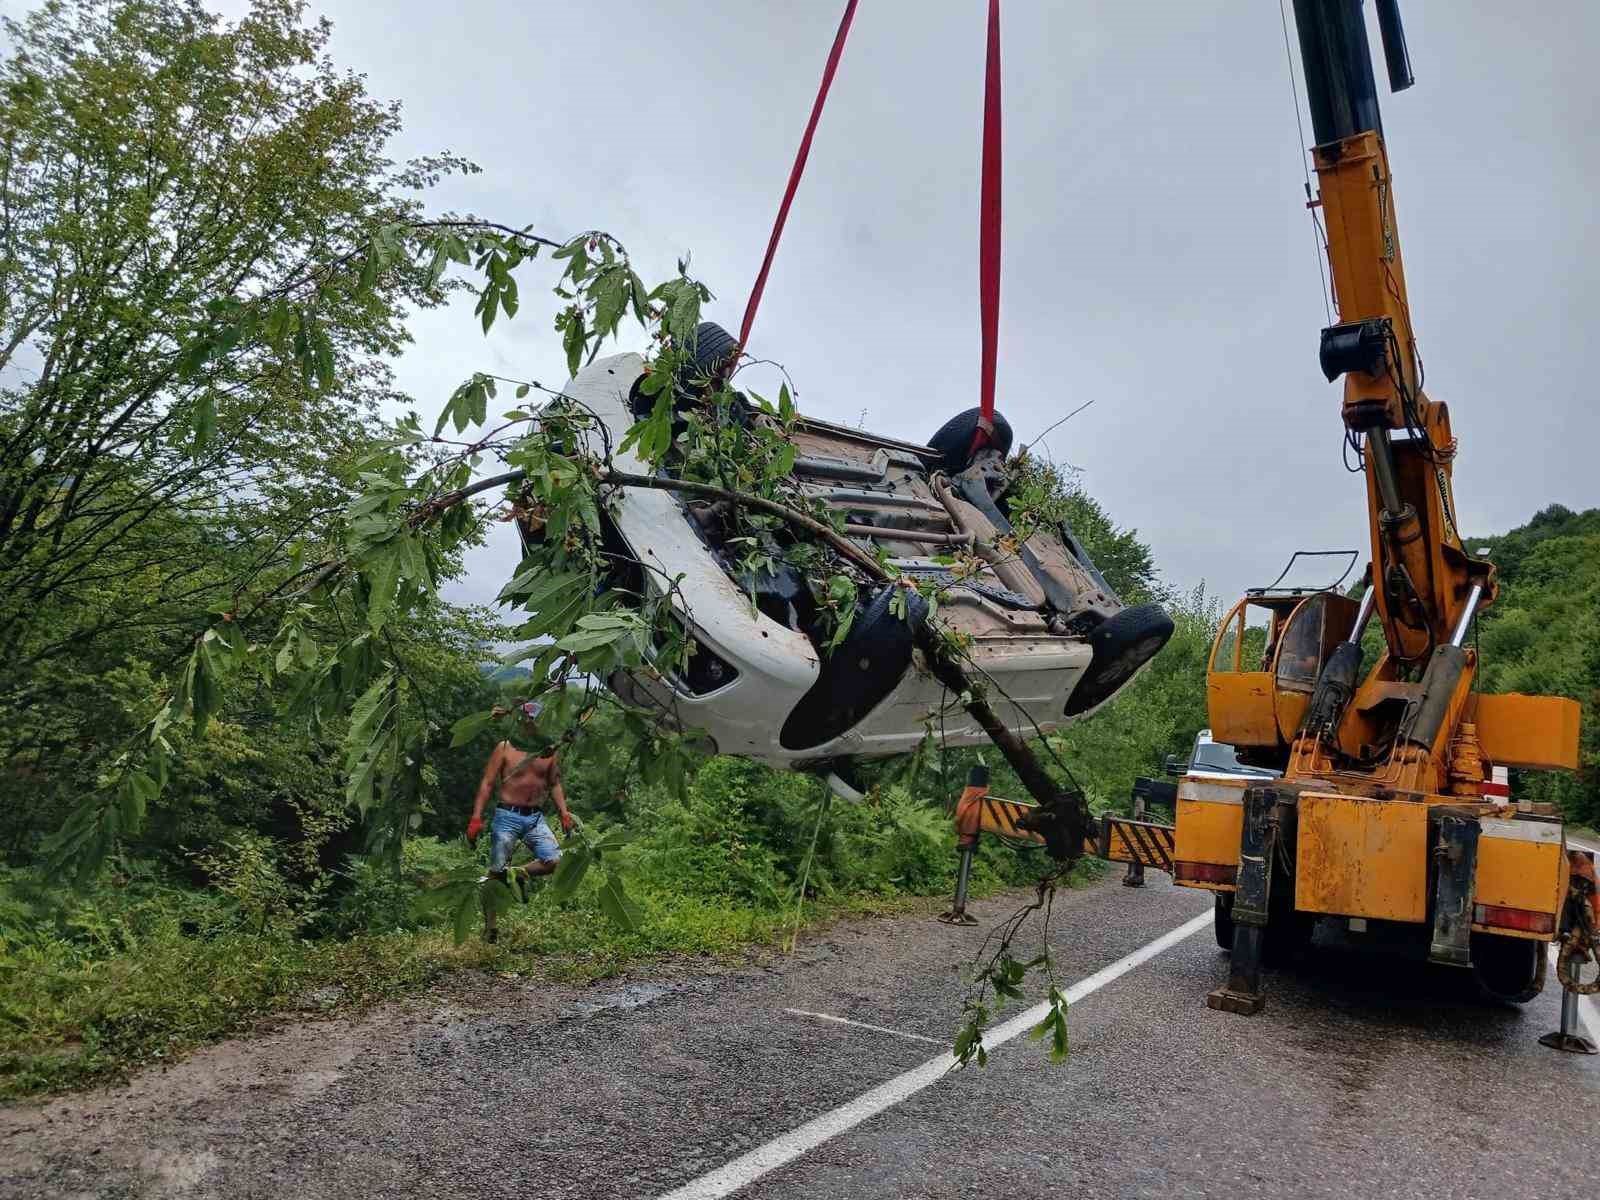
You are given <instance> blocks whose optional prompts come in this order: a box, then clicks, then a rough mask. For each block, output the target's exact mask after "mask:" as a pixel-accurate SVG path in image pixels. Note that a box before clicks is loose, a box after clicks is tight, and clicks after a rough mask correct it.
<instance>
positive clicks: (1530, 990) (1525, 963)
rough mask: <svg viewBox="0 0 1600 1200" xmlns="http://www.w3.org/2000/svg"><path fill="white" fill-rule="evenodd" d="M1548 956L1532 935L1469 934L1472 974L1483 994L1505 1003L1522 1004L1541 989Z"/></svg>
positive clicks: (1543, 946)
mask: <svg viewBox="0 0 1600 1200" xmlns="http://www.w3.org/2000/svg"><path fill="white" fill-rule="evenodd" d="M1548 963H1549V955H1548V954H1546V953H1545V944H1544V943H1543V942H1540V941H1535V940H1534V939H1533V938H1514V937H1503V936H1501V935H1500V934H1495V933H1475V934H1473V935H1472V974H1473V977H1474V978H1475V979H1476V980H1477V981H1478V986H1479V987H1480V988H1481V989H1482V990H1483V993H1484V994H1485V995H1486V996H1488V997H1489V998H1490V999H1493V1000H1500V1001H1503V1002H1505V1003H1507V1004H1526V1003H1527V1002H1528V1001H1529V1000H1532V999H1533V998H1534V997H1535V996H1537V995H1538V994H1539V993H1540V992H1542V991H1544V977H1545V971H1546V969H1547V966H1548Z"/></svg>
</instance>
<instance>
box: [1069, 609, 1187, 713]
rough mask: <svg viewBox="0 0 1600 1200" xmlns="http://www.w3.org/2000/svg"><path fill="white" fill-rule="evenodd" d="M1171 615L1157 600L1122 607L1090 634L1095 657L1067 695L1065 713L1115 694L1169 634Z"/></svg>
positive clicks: (1085, 708)
mask: <svg viewBox="0 0 1600 1200" xmlns="http://www.w3.org/2000/svg"><path fill="white" fill-rule="evenodd" d="M1172 628H1173V626H1172V618H1171V617H1169V616H1167V614H1166V611H1165V610H1164V609H1163V608H1162V607H1161V606H1160V605H1159V604H1139V605H1135V606H1134V607H1133V608H1125V609H1123V610H1122V611H1121V612H1119V613H1118V614H1117V615H1116V616H1114V617H1111V618H1109V619H1108V620H1105V621H1102V622H1100V624H1099V625H1096V626H1095V627H1094V630H1093V631H1092V632H1091V633H1090V634H1089V646H1090V648H1091V649H1092V650H1093V651H1094V658H1093V659H1091V660H1090V662H1089V669H1088V670H1087V671H1085V672H1084V673H1083V678H1082V679H1080V680H1079V681H1078V686H1077V687H1075V688H1073V689H1072V695H1070V696H1068V697H1067V706H1066V708H1065V710H1064V715H1066V716H1069V717H1075V716H1078V715H1079V714H1081V713H1086V712H1088V711H1089V710H1090V709H1091V708H1094V707H1095V706H1096V705H1099V704H1103V703H1104V702H1105V701H1107V700H1109V699H1110V698H1111V697H1112V696H1114V695H1116V692H1117V689H1118V688H1120V687H1121V686H1122V685H1123V684H1125V683H1127V682H1128V680H1130V679H1132V678H1133V676H1134V673H1135V672H1136V671H1138V669H1139V668H1140V667H1142V666H1144V664H1145V663H1147V662H1149V661H1150V659H1151V658H1153V657H1154V656H1155V653H1156V651H1158V650H1160V649H1161V647H1163V646H1165V645H1166V644H1167V639H1168V638H1170V637H1171V636H1172Z"/></svg>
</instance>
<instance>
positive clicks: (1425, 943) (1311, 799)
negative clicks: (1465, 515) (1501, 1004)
mask: <svg viewBox="0 0 1600 1200" xmlns="http://www.w3.org/2000/svg"><path fill="white" fill-rule="evenodd" d="M1376 9H1377V17H1378V25H1379V31H1380V35H1381V41H1382V43H1383V49H1384V57H1385V60H1386V65H1387V68H1388V75H1389V80H1390V85H1391V90H1393V91H1400V90H1402V89H1404V88H1407V87H1409V86H1411V84H1412V82H1413V78H1412V72H1411V67H1410V62H1409V58H1408V54H1407V50H1406V44H1405V37H1404V32H1403V29H1402V27H1401V24H1400V18H1399V13H1398V11H1397V5H1396V0H1377V4H1376ZM1294 13H1295V22H1296V25H1297V28H1298V35H1299V48H1300V59H1301V63H1302V68H1303V78H1304V80H1305V85H1306V91H1307V98H1308V102H1309V107H1310V113H1311V123H1312V129H1313V132H1314V136H1315V145H1314V146H1313V148H1312V150H1311V156H1312V160H1313V164H1314V166H1315V170H1316V178H1317V191H1316V194H1315V195H1312V196H1308V202H1309V204H1310V206H1311V207H1312V208H1313V211H1314V212H1317V213H1320V215H1321V221H1320V225H1321V228H1322V229H1324V230H1325V231H1326V251H1327V259H1328V264H1329V267H1330V268H1331V275H1332V285H1333V292H1334V300H1335V302H1336V304H1337V316H1336V319H1335V321H1334V323H1332V324H1330V325H1329V326H1328V327H1326V328H1324V329H1323V330H1322V334H1321V344H1320V352H1319V361H1320V366H1321V369H1322V372H1323V374H1324V375H1325V377H1326V378H1327V380H1328V381H1329V383H1334V382H1336V381H1340V380H1342V392H1343V400H1342V407H1341V417H1342V425H1343V436H1344V438H1345V439H1346V445H1347V447H1348V449H1349V450H1350V451H1351V452H1353V453H1356V454H1358V455H1359V458H1360V467H1361V471H1362V472H1363V473H1364V475H1365V481H1366V492H1367V507H1368V511H1369V515H1370V520H1369V526H1370V529H1369V533H1370V538H1371V561H1370V565H1369V566H1368V568H1367V572H1366V576H1365V579H1364V584H1365V586H1364V587H1363V588H1362V589H1360V594H1359V596H1353V595H1349V594H1347V593H1346V592H1345V591H1344V590H1342V589H1339V588H1334V587H1329V586H1322V587H1295V586H1273V587H1266V588H1260V589H1256V590H1254V591H1251V592H1250V593H1248V594H1247V595H1246V596H1245V597H1244V598H1243V599H1241V600H1240V601H1239V603H1238V604H1237V605H1235V606H1234V608H1233V609H1232V610H1231V611H1230V612H1229V613H1228V615H1227V617H1226V618H1225V619H1224V620H1223V622H1222V623H1221V626H1220V628H1219V630H1218V633H1217V635H1216V639H1215V642H1214V644H1213V646H1212V651H1211V657H1210V660H1209V668H1208V671H1207V675H1206V699H1207V706H1208V713H1209V717H1210V722H1211V738H1212V739H1214V742H1215V743H1220V744H1223V745H1226V746H1231V747H1232V748H1233V753H1232V759H1233V761H1235V762H1237V764H1238V765H1239V768H1240V769H1239V770H1237V771H1230V770H1229V769H1228V768H1227V767H1223V768H1221V769H1217V768H1215V767H1214V766H1201V765H1198V764H1197V765H1196V767H1195V768H1194V769H1191V770H1190V771H1189V772H1188V773H1187V774H1185V775H1184V776H1183V777H1182V778H1181V779H1180V781H1179V782H1178V784H1177V788H1176V806H1175V807H1176V814H1175V824H1176V829H1175V833H1174V835H1173V845H1172V848H1171V854H1170V857H1171V870H1172V873H1173V877H1174V880H1175V882H1177V883H1178V884H1180V885H1182V886H1185V887H1192V888H1204V889H1207V890H1209V891H1211V892H1213V893H1215V914H1216V918H1215V920H1216V931H1217V938H1218V942H1219V943H1220V944H1222V946H1223V947H1224V948H1225V949H1227V950H1228V951H1229V952H1230V955H1231V961H1230V974H1229V979H1228V982H1227V984H1226V985H1225V986H1223V987H1221V988H1219V989H1217V990H1216V991H1214V992H1212V993H1211V994H1210V995H1209V996H1208V997H1207V1003H1208V1004H1209V1005H1210V1006H1211V1007H1213V1008H1217V1009H1221V1010H1224V1011H1228V1012H1237V1013H1253V1012H1256V1011H1258V1010H1259V1009H1260V1008H1261V1007H1262V1004H1263V993H1262V988H1261V964H1262V961H1263V958H1264V957H1267V958H1270V957H1272V956H1275V955H1281V954H1284V953H1288V952H1293V951H1295V950H1296V949H1298V948H1300V947H1304V946H1306V945H1308V944H1309V943H1310V940H1311V936H1312V931H1313V929H1314V928H1315V925H1316V923H1317V922H1318V921H1319V920H1323V919H1327V918H1332V919H1333V920H1334V921H1335V922H1337V923H1339V924H1341V925H1342V926H1343V927H1344V929H1345V930H1346V931H1348V932H1349V933H1350V934H1352V935H1354V936H1358V937H1366V938H1369V939H1378V938H1382V939H1383V940H1384V941H1385V942H1386V943H1388V944H1391V945H1396V946H1399V947H1402V948H1409V949H1410V950H1411V951H1413V952H1414V953H1415V954H1417V955H1419V956H1423V957H1426V958H1427V959H1428V960H1430V961H1432V962H1436V963H1444V964H1449V965H1451V966H1456V967H1462V968H1468V969H1470V970H1471V971H1472V972H1473V973H1474V974H1475V975H1476V976H1477V978H1478V980H1479V981H1480V983H1481V984H1482V985H1483V987H1484V988H1485V989H1486V990H1487V991H1488V992H1490V993H1491V994H1492V995H1494V996H1497V997H1499V998H1502V999H1505V1000H1509V1001H1513V1002H1522V1001H1527V1000H1529V999H1531V998H1532V997H1533V996H1534V995H1536V994H1537V993H1538V992H1539V991H1540V989H1541V987H1542V986H1543V983H1544V979H1545V974H1546V963H1547V960H1548V953H1547V951H1548V947H1549V944H1550V943H1551V942H1552V941H1554V940H1556V939H1557V938H1564V939H1565V943H1566V944H1565V947H1564V949H1563V955H1562V958H1561V960H1560V962H1559V968H1558V969H1559V970H1560V972H1561V974H1562V981H1563V983H1564V984H1566V985H1567V986H1568V987H1569V990H1573V991H1576V990H1580V988H1581V989H1582V990H1591V988H1584V987H1582V985H1580V984H1579V981H1578V980H1577V973H1578V970H1579V966H1580V960H1584V959H1586V958H1587V957H1588V956H1589V955H1591V954H1592V953H1593V948H1592V946H1589V945H1587V944H1586V943H1585V935H1584V933H1583V932H1582V930H1574V929H1573V924H1574V922H1575V921H1576V922H1579V923H1580V924H1581V925H1582V926H1583V929H1588V930H1589V931H1590V934H1591V935H1592V928H1593V926H1592V918H1593V914H1594V909H1593V907H1592V906H1593V899H1592V895H1590V894H1589V893H1591V892H1592V878H1593V875H1592V866H1591V865H1589V860H1587V859H1585V858H1581V857H1580V856H1579V855H1578V854H1576V853H1573V852H1571V851H1570V850H1569V847H1568V846H1567V843H1566V839H1565V834H1564V828H1563V824H1562V821H1561V818H1560V817H1559V815H1557V814H1556V813H1555V812H1554V811H1551V810H1549V809H1547V808H1543V807H1540V806H1535V805H1529V804H1521V805H1518V804H1513V803H1510V802H1509V799H1508V797H1506V796H1503V795H1496V794H1494V793H1495V791H1496V790H1497V789H1495V788H1494V787H1493V785H1492V782H1491V781H1492V778H1493V768H1494V767H1496V766H1499V767H1510V768H1522V769H1529V770H1548V769H1554V770H1573V769H1574V768H1576V766H1577V765H1578V717H1579V707H1578V705H1577V704H1576V703H1575V702H1574V701H1572V700H1569V699H1565V698H1562V697H1554V696H1527V695H1495V694H1491V693H1486V692H1483V691H1481V690H1480V689H1479V687H1478V678H1477V676H1478V667H1479V663H1478V656H1477V652H1476V650H1475V648H1474V646H1473V645H1472V640H1471V636H1470V635H1471V631H1472V629H1473V622H1474V620H1475V618H1477V617H1478V615H1479V614H1481V613H1482V612H1483V611H1484V610H1485V609H1487V608H1488V607H1489V606H1490V605H1491V604H1493V603H1494V601H1495V598H1496V593H1497V590H1498V587H1497V583H1496V578H1495V567H1494V564H1493V563H1492V562H1489V561H1485V560H1484V559H1481V558H1475V557H1474V556H1473V554H1472V553H1471V552H1470V551H1469V549H1468V547H1467V546H1466V545H1465V544H1464V543H1463V540H1462V532H1461V528H1460V524H1459V522H1458V519H1457V510H1456V504H1455V499H1454V495H1453V491H1452V470H1453V466H1454V462H1455V459H1456V457H1457V454H1458V451H1459V442H1458V440H1457V438H1456V436H1455V435H1454V434H1453V433H1452V430H1451V424H1450V413H1449V410H1448V409H1447V408H1446V406H1445V404H1444V403H1443V402H1441V401H1437V400H1434V399H1432V398H1431V397H1430V396H1429V395H1428V394H1427V392H1426V391H1425V390H1424V387H1423V366H1422V360H1421V357H1420V356H1419V354H1418V352H1417V344H1416V337H1415V333H1414V326H1413V319H1412V313H1411V308H1410V303H1409V300H1408V297H1407V291H1406V276H1405V268H1404V265H1403V262H1402V259H1401V253H1400V236H1399V227H1398V221H1397V217H1396V204H1395V192H1394V186H1393V176H1392V174H1391V172H1390V167H1389V154H1388V147H1387V145H1386V143H1385V139H1384V135H1383V126H1382V122H1381V119H1380V114H1379V108H1378V97H1377V89H1376V86H1375V84H1374V72H1373V61H1372V56H1371V53H1370V50H1369V44H1368V38H1367V27H1366V23H1365V19H1364V13H1363V0H1295V4H1294ZM1308 191H1309V188H1308ZM1281 578H1282V577H1280V582H1281ZM1374 622H1375V623H1376V629H1375V630H1373V629H1371V628H1370V627H1371V625H1372V624H1373V623H1374ZM1369 655H1370V656H1371V658H1372V661H1370V662H1369ZM1580 893H1581V894H1580ZM1591 986H1592V985H1591Z"/></svg>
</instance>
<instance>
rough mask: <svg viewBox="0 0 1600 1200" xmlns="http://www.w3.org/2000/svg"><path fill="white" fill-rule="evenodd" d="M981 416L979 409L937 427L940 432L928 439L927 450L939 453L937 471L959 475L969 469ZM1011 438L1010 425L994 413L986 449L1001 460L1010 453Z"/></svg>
mask: <svg viewBox="0 0 1600 1200" xmlns="http://www.w3.org/2000/svg"><path fill="white" fill-rule="evenodd" d="M982 415H983V410H982V409H979V408H969V409H967V411H966V412H964V413H960V414H958V415H956V416H953V417H951V418H950V419H949V420H948V421H946V422H945V423H944V424H943V425H941V426H939V432H938V433H936V434H934V435H933V436H932V437H931V438H929V439H928V447H929V448H930V449H932V450H937V451H938V452H939V455H940V462H939V469H940V470H941V471H943V472H944V473H945V474H946V475H959V474H961V472H963V471H965V470H966V469H967V468H968V467H969V466H971V465H972V439H973V438H974V437H976V436H977V433H978V418H979V417H980V416H982ZM1012 437H1013V435H1012V432H1011V422H1010V421H1007V420H1006V419H1005V418H1004V417H1003V416H1001V415H1000V414H999V413H998V412H996V413H995V414H994V436H993V437H991V438H990V439H989V445H991V446H992V447H994V448H995V449H996V450H998V451H1000V457H1001V458H1004V457H1005V456H1006V455H1007V454H1010V453H1011V442H1012Z"/></svg>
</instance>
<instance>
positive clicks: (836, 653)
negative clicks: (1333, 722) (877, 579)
mask: <svg viewBox="0 0 1600 1200" xmlns="http://www.w3.org/2000/svg"><path fill="white" fill-rule="evenodd" d="M897 591H899V592H901V593H902V594H903V595H904V596H905V598H906V618H907V619H906V620H901V619H900V618H899V617H898V616H896V615H895V614H894V613H893V612H891V611H890V601H891V600H892V599H893V598H894V594H895V592H897ZM927 617H928V602H927V601H926V600H924V599H923V598H922V597H921V596H919V595H917V594H916V593H915V592H911V591H906V590H905V589H903V588H900V587H899V586H898V585H896V584H890V585H888V586H887V587H885V588H883V589H881V590H880V591H879V592H878V594H877V595H876V596H874V597H873V598H872V599H871V600H870V601H869V602H868V603H867V604H866V606H865V607H863V608H861V609H860V610H858V611H857V613H856V616H855V620H854V621H852V622H851V624H850V632H849V633H848V634H846V635H845V639H844V641H843V642H842V643H840V645H838V646H836V647H835V648H834V650H833V652H832V653H831V654H828V655H827V656H826V657H825V658H824V659H823V660H822V670H821V673H820V674H818V676H817V681H816V682H815V683H814V684H812V685H811V689H810V690H809V691H808V692H806V694H805V695H804V696H802V697H801V698H800V703H798V704H796V705H795V706H794V710H793V711H792V712H791V713H790V714H789V717H788V719H787V720H786V721H784V723H783V729H782V730H781V731H779V734H778V742H779V744H780V745H782V746H783V748H784V749H785V750H810V749H813V748H814V747H817V746H820V745H822V744H823V743H824V742H831V741H832V740H833V739H834V738H836V737H838V736H839V735H840V734H842V733H844V732H846V731H847V730H849V729H850V728H852V727H853V726H854V725H856V724H857V723H858V722H859V721H860V720H861V719H862V718H863V717H865V716H866V715H867V714H868V713H869V712H871V711H872V710H873V709H874V708H876V707H877V706H878V704H879V703H881V702H882V701H883V700H884V699H885V698H886V697H887V696H888V695H889V693H890V692H892V691H894V689H895V688H896V687H898V686H899V684H900V680H901V679H902V678H903V677H904V676H905V673H906V670H907V668H909V667H910V666H911V652H912V650H913V649H915V646H916V628H917V626H918V625H920V624H921V623H922V622H923V621H925V620H927Z"/></svg>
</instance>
